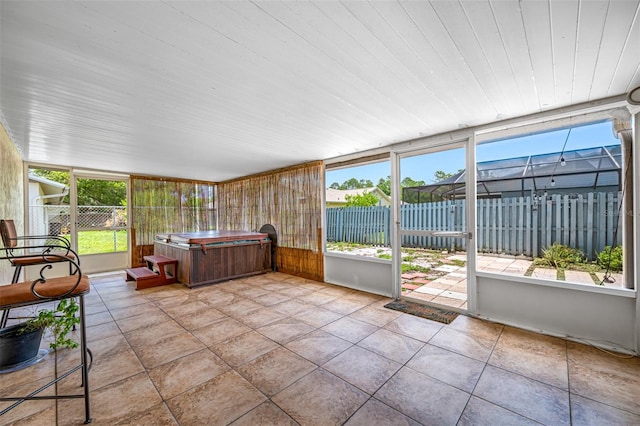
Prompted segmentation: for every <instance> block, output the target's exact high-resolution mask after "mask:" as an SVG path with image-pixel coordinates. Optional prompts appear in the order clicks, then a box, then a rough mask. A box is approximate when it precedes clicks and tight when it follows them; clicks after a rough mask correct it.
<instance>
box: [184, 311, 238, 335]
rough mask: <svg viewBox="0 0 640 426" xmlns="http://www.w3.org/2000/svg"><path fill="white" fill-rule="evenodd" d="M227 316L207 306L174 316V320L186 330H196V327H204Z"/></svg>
mask: <svg viewBox="0 0 640 426" xmlns="http://www.w3.org/2000/svg"><path fill="white" fill-rule="evenodd" d="M225 318H228V317H227V315H225V314H223V313H222V312H220V311H218V310H217V309H215V308H208V309H206V310H204V311H200V312H194V313H191V314H188V315H184V316H178V317H176V318H175V320H176V322H177V323H178V324H180V325H181V326H183V327H184V328H185V329H187V330H196V329H198V328H202V327H206V326H208V325H210V324H213V323H214V322H218V321H221V320H223V319H225Z"/></svg>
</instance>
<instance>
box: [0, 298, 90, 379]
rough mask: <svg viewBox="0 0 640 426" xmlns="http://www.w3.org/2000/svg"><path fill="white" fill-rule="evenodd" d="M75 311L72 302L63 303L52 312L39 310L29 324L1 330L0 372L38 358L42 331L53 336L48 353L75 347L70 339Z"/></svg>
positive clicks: (74, 322) (76, 305)
mask: <svg viewBox="0 0 640 426" xmlns="http://www.w3.org/2000/svg"><path fill="white" fill-rule="evenodd" d="M78 309H79V308H78V304H77V303H76V301H75V300H73V299H64V300H61V301H60V302H58V304H57V306H56V308H55V309H42V310H40V311H39V312H38V314H37V315H36V316H35V317H33V318H31V319H29V320H28V321H26V322H23V323H20V324H16V325H13V326H10V327H6V328H3V329H2V330H0V370H2V369H9V368H11V367H13V366H15V365H17V364H22V363H24V364H26V365H29V363H28V362H29V361H31V360H33V359H35V358H36V357H37V355H38V350H39V348H40V342H41V340H42V335H43V332H44V331H45V330H49V331H51V333H52V334H53V341H52V342H51V343H50V344H49V347H50V348H51V349H54V350H55V349H61V348H76V347H78V343H77V342H75V341H74V340H72V339H71V337H69V333H70V332H71V331H72V330H73V329H74V327H75V326H76V325H77V324H79V323H80V318H78V317H77V316H76V313H77V312H78ZM26 365H25V366H26Z"/></svg>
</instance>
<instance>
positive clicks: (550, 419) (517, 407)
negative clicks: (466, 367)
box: [473, 365, 571, 425]
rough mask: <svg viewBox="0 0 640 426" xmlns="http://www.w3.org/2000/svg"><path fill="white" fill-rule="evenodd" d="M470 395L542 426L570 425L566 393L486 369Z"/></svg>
mask: <svg viewBox="0 0 640 426" xmlns="http://www.w3.org/2000/svg"><path fill="white" fill-rule="evenodd" d="M473 394H474V395H475V396H477V397H479V398H482V399H484V400H486V401H489V402H491V403H493V404H495V405H498V406H500V407H503V408H506V409H507V410H510V411H513V412H515V413H517V414H519V415H522V416H524V417H527V418H529V419H532V420H535V421H537V422H540V423H542V424H548V425H568V424H570V423H571V419H570V414H569V393H568V392H566V391H563V390H561V389H558V388H556V387H553V386H549V385H546V384H544V383H541V382H538V381H535V380H532V379H529V378H526V377H524V376H521V375H519V374H515V373H511V372H509V371H505V370H501V369H499V368H495V367H492V366H490V365H488V366H487V367H486V368H485V370H484V372H483V373H482V376H481V377H480V380H479V381H478V385H477V386H476V388H475V390H474V391H473Z"/></svg>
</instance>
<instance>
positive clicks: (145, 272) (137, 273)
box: [125, 266, 158, 281]
mask: <svg viewBox="0 0 640 426" xmlns="http://www.w3.org/2000/svg"><path fill="white" fill-rule="evenodd" d="M125 271H126V273H127V281H138V280H149V279H153V278H157V277H158V274H157V273H155V272H153V271H152V270H151V269H149V268H146V267H144V266H141V267H140V268H131V269H126V270H125Z"/></svg>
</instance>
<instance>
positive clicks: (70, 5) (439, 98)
mask: <svg viewBox="0 0 640 426" xmlns="http://www.w3.org/2000/svg"><path fill="white" fill-rule="evenodd" d="M639 4H640V0H611V1H600V0H589V1H572V0H567V1H556V0H550V1H502V0H484V1H483V0H477V1H476V0H473V1H467V0H463V1H453V0H452V1H412V2H404V1H399V2H398V1H373V2H361V1H346V2H337V1H319V2H259V1H256V2H246V1H231V2H215V1H200V2H199V1H190V2H182V1H178V2H159V1H152V2H131V1H127V2H119V1H105V2H89V1H86V2H84V1H56V2H48V1H44V2H38V1H2V2H0V18H1V22H0V23H1V30H0V31H1V32H0V37H1V38H0V48H1V57H0V59H1V63H0V90H1V92H0V112H1V114H0V119H1V120H2V123H3V125H4V126H5V128H6V129H7V130H8V131H9V132H10V136H11V137H12V139H13V141H14V142H15V144H16V146H17V147H18V148H19V150H20V151H21V152H22V155H23V158H24V160H27V161H34V162H41V163H48V164H57V165H64V166H72V167H82V168H94V169H100V170H109V171H116V172H126V173H138V174H151V175H161V176H172V177H181V178H194V179H202V180H210V181H222V180H225V179H230V178H234V177H238V176H244V175H248V174H251V173H256V172H260V171H265V170H269V169H273V168H278V167H284V166H288V165H293V164H298V163H302V162H305V161H311V160H318V159H327V158H331V157H335V156H339V155H343V154H350V153H353V152H358V151H362V150H367V149H371V148H377V147H381V146H386V145H389V144H392V143H396V142H400V141H405V140H410V139H413V138H417V137H421V136H426V135H432V134H436V133H441V132H445V131H449V130H456V129H458V128H459V127H461V126H472V125H478V124H482V123H488V122H493V121H496V120H500V119H503V118H508V117H517V116H521V115H525V114H530V113H535V112H539V111H544V110H547V109H552V108H557V107H562V106H567V105H572V104H576V103H582V102H587V101H593V100H598V99H602V98H607V97H611V96H616V95H621V94H625V93H627V92H628V91H629V90H630V89H631V88H633V87H636V86H638V85H640V17H639V14H640V6H639Z"/></svg>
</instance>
